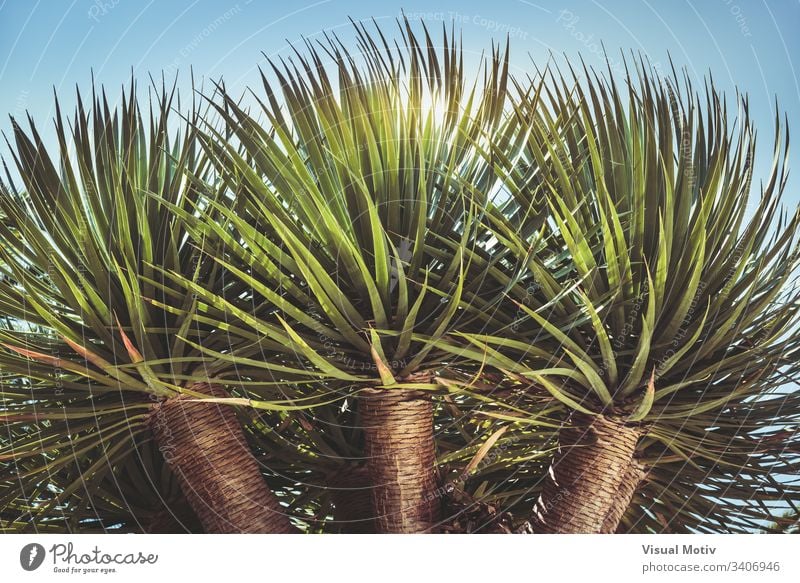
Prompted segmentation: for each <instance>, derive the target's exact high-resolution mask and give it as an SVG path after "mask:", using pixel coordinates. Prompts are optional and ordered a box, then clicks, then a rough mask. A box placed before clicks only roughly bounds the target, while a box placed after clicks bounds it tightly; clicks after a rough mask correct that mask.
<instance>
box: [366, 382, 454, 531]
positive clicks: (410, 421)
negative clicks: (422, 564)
mask: <svg viewBox="0 0 800 583" xmlns="http://www.w3.org/2000/svg"><path fill="white" fill-rule="evenodd" d="M359 410H360V412H361V421H362V423H361V424H362V425H363V426H364V440H365V454H366V456H367V471H368V473H369V478H370V483H371V485H372V490H371V498H372V509H373V515H374V518H375V529H376V530H377V532H380V533H413V532H431V531H432V529H433V528H434V527H435V526H436V525H437V524H438V522H439V515H440V508H441V495H442V492H440V491H439V490H438V489H437V483H438V479H437V475H436V469H435V467H434V464H435V460H436V456H435V451H434V441H433V404H432V403H431V401H430V398H429V397H428V396H427V395H425V394H424V393H420V392H418V391H399V390H397V391H391V390H386V389H384V390H373V391H369V392H365V393H362V396H361V397H360V398H359Z"/></svg>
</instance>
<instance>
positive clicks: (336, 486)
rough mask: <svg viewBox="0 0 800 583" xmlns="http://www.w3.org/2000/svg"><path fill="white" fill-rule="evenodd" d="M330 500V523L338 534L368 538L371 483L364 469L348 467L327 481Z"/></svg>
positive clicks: (372, 521)
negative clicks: (333, 523)
mask: <svg viewBox="0 0 800 583" xmlns="http://www.w3.org/2000/svg"><path fill="white" fill-rule="evenodd" d="M327 485H328V487H329V488H330V490H331V497H332V498H333V505H334V509H333V519H334V522H335V523H336V525H337V527H338V530H339V532H341V533H345V534H372V533H374V532H375V517H374V513H373V512H372V499H371V496H370V491H371V489H372V488H371V483H370V481H369V474H368V472H367V468H366V467H364V466H352V465H348V466H346V467H344V468H342V469H341V470H340V471H339V472H337V473H336V474H334V475H333V476H332V477H331V478H330V479H329V480H328V484H327Z"/></svg>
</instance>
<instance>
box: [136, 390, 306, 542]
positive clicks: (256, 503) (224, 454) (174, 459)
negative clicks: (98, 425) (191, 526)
mask: <svg viewBox="0 0 800 583" xmlns="http://www.w3.org/2000/svg"><path fill="white" fill-rule="evenodd" d="M190 388H191V390H193V391H195V392H198V393H204V394H206V395H212V396H214V397H222V398H225V397H229V396H230V395H229V394H228V393H227V391H225V389H224V388H222V387H221V386H219V385H214V384H210V383H196V384H194V385H192V386H191V387H190ZM191 398H192V397H190V396H188V395H181V396H178V397H174V398H172V399H168V400H166V401H162V402H161V403H158V404H156V405H155V406H154V408H153V411H152V413H151V418H150V421H151V427H152V428H153V434H154V436H155V440H156V443H157V444H158V447H159V450H160V451H161V453H162V454H163V455H164V459H165V460H166V462H167V463H168V464H169V466H170V468H172V471H173V472H174V473H175V475H176V477H177V479H178V483H179V484H180V486H181V489H182V490H183V493H184V494H185V495H186V498H187V500H188V502H189V505H190V506H191V507H192V509H193V510H194V511H195V513H196V514H197V516H198V518H199V519H200V522H201V523H202V525H203V528H204V530H205V531H206V532H207V533H289V532H293V530H294V529H293V527H292V526H291V524H290V522H289V519H288V517H287V515H286V511H285V509H284V508H283V507H282V506H281V505H280V504H279V503H278V499H277V498H276V497H275V495H274V494H273V493H272V492H271V491H270V490H269V488H268V487H267V484H266V483H265V482H264V478H263V476H262V475H261V471H260V469H259V465H258V462H257V461H256V458H255V457H254V456H253V453H252V452H251V451H250V448H249V446H248V445H247V442H246V440H245V436H244V432H243V431H242V428H241V426H240V425H239V421H238V419H237V418H236V413H235V412H234V410H233V409H232V408H231V407H230V406H229V405H221V404H216V403H202V402H189V401H188V399H191Z"/></svg>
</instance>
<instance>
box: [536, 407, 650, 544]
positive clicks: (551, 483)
mask: <svg viewBox="0 0 800 583" xmlns="http://www.w3.org/2000/svg"><path fill="white" fill-rule="evenodd" d="M570 421H571V425H570V426H569V427H565V428H564V429H562V430H561V431H560V433H559V451H558V453H557V455H556V458H555V460H554V461H553V463H552V465H551V466H550V470H549V471H548V475H547V477H546V478H545V484H544V489H543V490H542V493H541V495H540V497H539V500H538V501H537V502H536V507H535V508H534V516H533V520H532V522H533V527H534V530H535V532H539V533H600V532H614V531H615V530H616V528H617V525H618V524H619V521H620V519H621V518H622V515H623V513H624V512H625V509H626V508H627V506H628V504H629V503H630V500H631V497H632V496H633V492H634V491H635V489H636V486H637V485H638V483H639V481H640V480H641V476H642V475H643V474H642V473H641V472H642V470H641V468H640V467H639V466H638V464H637V463H636V461H635V460H634V453H635V451H636V444H637V442H638V441H639V437H640V436H641V430H640V429H639V428H638V427H631V426H626V425H625V423H624V420H622V419H618V418H609V417H604V416H602V415H598V416H588V415H583V414H580V413H573V415H572V417H571V419H570ZM629 472H630V473H629Z"/></svg>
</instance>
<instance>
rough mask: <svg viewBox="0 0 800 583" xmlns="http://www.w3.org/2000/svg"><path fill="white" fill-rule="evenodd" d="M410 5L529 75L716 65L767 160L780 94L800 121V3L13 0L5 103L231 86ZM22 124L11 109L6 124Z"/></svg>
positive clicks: (2, 10)
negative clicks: (549, 66) (567, 62)
mask: <svg viewBox="0 0 800 583" xmlns="http://www.w3.org/2000/svg"><path fill="white" fill-rule="evenodd" d="M401 9H402V10H405V12H406V14H407V15H408V16H409V17H411V18H415V19H416V18H420V17H422V18H424V19H425V20H426V21H428V22H429V23H431V24H434V25H436V26H437V27H440V26H441V25H440V24H439V23H440V22H441V21H444V22H446V23H448V27H449V23H450V22H451V21H454V22H455V23H456V27H457V28H460V29H461V30H462V32H463V41H464V46H465V49H466V50H467V51H468V52H469V53H470V54H472V55H476V56H477V55H478V54H480V52H481V51H483V50H484V49H486V48H487V47H489V46H490V43H491V41H492V39H495V40H499V41H504V39H505V37H506V35H508V36H509V37H510V39H511V48H512V65H513V68H514V70H515V71H517V72H518V73H524V72H525V71H526V70H530V69H531V59H533V61H534V62H541V63H543V62H545V61H546V59H547V55H548V53H549V52H550V51H553V52H555V53H565V54H566V55H567V56H568V57H575V56H576V55H577V54H578V53H581V54H583V56H584V58H585V59H586V60H587V61H588V62H589V63H590V64H595V65H601V64H602V55H601V48H600V42H601V41H602V42H603V43H604V45H605V47H606V49H607V50H608V51H609V53H610V54H611V56H612V63H613V59H616V58H618V57H617V56H618V54H619V49H624V50H626V51H628V50H631V49H632V50H634V51H641V52H643V53H644V54H646V55H647V56H649V58H650V60H651V61H652V62H653V63H656V64H659V65H661V66H662V67H666V65H667V54H668V53H669V54H671V55H672V58H673V61H674V62H675V64H676V65H677V66H679V67H686V68H687V69H688V70H689V72H690V75H691V76H692V77H693V78H694V79H695V80H701V78H702V77H703V75H705V74H706V73H707V72H708V71H709V70H710V71H711V72H712V73H713V76H714V78H715V80H716V81H717V83H718V85H719V86H720V87H722V88H724V89H726V90H728V91H730V90H731V89H732V88H733V87H734V86H738V87H739V88H740V90H741V91H744V92H747V93H749V94H750V98H751V108H752V111H753V114H754V118H755V121H756V123H757V126H758V127H759V128H760V132H759V135H760V138H761V139H760V142H761V151H762V154H765V155H767V157H768V155H769V150H770V145H771V133H772V120H773V115H774V103H775V98H776V97H777V98H778V100H779V104H780V108H781V109H782V110H784V111H786V112H787V113H788V115H789V120H790V123H789V126H790V128H791V129H792V130H793V132H794V134H795V135H798V132H797V129H800V81H798V74H800V38H799V37H798V30H800V0H772V1H767V0H670V1H665V0H662V1H656V0H627V1H623V0H602V1H593V0H570V1H568V2H563V1H556V2H553V1H548V0H537V1H536V2H529V1H527V0H481V1H471V0H462V1H450V0H447V1H445V0H428V1H417V0H406V1H404V2H364V1H354V0H301V1H300V2H288V1H285V2H277V1H275V0H268V1H259V0H238V1H233V0H221V1H220V0H217V1H211V0H172V1H169V2H165V1H162V2H155V0H138V1H134V0H60V1H59V0H52V1H47V0H0V87H2V90H0V113H2V114H12V115H15V116H19V115H23V114H24V113H25V111H29V112H30V114H31V115H32V116H33V117H34V119H36V120H37V122H38V123H39V125H40V126H45V125H48V124H47V123H46V122H47V121H48V120H49V119H50V118H51V117H52V114H53V99H52V93H53V88H54V87H55V91H56V93H57V94H58V95H59V97H60V98H63V99H64V102H65V104H67V105H70V104H72V103H74V98H73V96H74V88H75V86H76V84H77V85H78V86H79V87H80V88H81V89H82V90H88V89H89V88H90V80H91V72H92V70H93V71H94V76H95V79H96V81H97V82H98V83H102V84H104V85H105V86H106V87H107V88H109V89H110V91H109V93H110V95H109V97H113V98H115V99H116V97H117V96H118V93H119V91H118V88H119V87H120V86H121V85H122V84H124V83H126V82H127V80H128V79H129V78H130V74H131V70H133V73H134V75H135V76H136V77H137V78H138V79H140V81H141V82H146V81H147V76H148V74H153V75H154V76H160V74H161V71H167V72H168V74H169V75H170V76H172V75H174V74H175V72H176V71H177V72H178V73H179V79H180V82H181V83H182V84H186V83H187V81H188V71H189V68H190V67H193V68H194V71H195V75H196V76H198V77H204V78H218V77H220V76H224V78H225V80H226V83H227V85H228V87H229V88H237V87H244V86H245V85H246V84H248V83H250V84H256V83H257V75H258V70H257V67H258V66H259V65H262V64H264V62H265V59H264V57H263V56H262V54H261V53H262V52H263V53H265V54H267V55H270V56H274V55H281V54H287V53H288V51H289V48H288V43H289V42H296V41H299V40H300V39H302V38H303V37H305V38H314V37H315V36H317V35H320V34H321V32H322V31H337V32H339V33H340V34H341V35H343V37H344V38H348V37H349V35H350V25H349V23H348V17H352V18H353V19H355V20H360V19H367V18H375V19H376V20H377V21H378V22H379V23H381V24H383V25H385V26H386V27H387V28H389V29H391V27H392V26H393V23H392V21H393V20H394V19H395V18H397V17H398V16H399V14H400V11H401ZM9 125H10V124H9V122H8V118H7V117H6V116H5V115H3V116H2V118H0V129H2V130H3V131H7V130H8V128H9ZM0 151H3V150H2V149H0ZM759 161H760V163H759V164H758V165H757V171H758V170H759V169H760V170H762V172H763V171H765V164H764V158H762V157H759ZM791 162H792V167H793V168H794V171H793V174H794V176H793V179H792V180H790V192H789V193H788V196H789V197H790V199H791V200H792V201H798V200H800V195H799V194H798V188H797V186H796V185H800V179H798V177H797V176H796V175H797V174H800V167H799V166H798V164H800V156H799V155H798V154H797V149H795V152H794V153H793V154H792V156H791Z"/></svg>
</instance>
